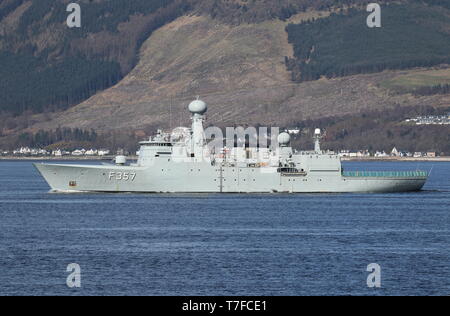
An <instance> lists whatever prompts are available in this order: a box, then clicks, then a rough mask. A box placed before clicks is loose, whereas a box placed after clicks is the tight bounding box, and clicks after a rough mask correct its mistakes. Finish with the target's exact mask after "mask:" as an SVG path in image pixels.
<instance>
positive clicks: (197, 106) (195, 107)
mask: <svg viewBox="0 0 450 316" xmlns="http://www.w3.org/2000/svg"><path fill="white" fill-rule="evenodd" d="M207 110H208V107H207V105H206V103H205V102H203V101H202V100H195V101H192V102H191V103H190V104H189V112H191V113H192V114H200V115H202V114H205V112H206V111H207Z"/></svg>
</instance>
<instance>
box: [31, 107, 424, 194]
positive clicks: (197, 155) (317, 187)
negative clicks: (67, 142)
mask: <svg viewBox="0 0 450 316" xmlns="http://www.w3.org/2000/svg"><path fill="white" fill-rule="evenodd" d="M189 111H190V112H191V115H192V118H191V119H192V126H191V128H177V129H175V130H174V131H173V132H172V133H170V134H169V133H163V132H162V131H158V133H157V135H156V136H154V137H150V139H149V140H147V141H143V142H141V143H140V150H139V157H138V160H137V162H136V163H130V164H128V163H127V161H126V157H124V156H118V157H116V159H115V164H103V165H80V164H78V165H77V164H47V163H37V164H35V167H36V168H37V169H38V170H39V172H40V174H41V175H42V176H43V177H44V179H45V180H46V181H47V183H48V184H49V186H50V188H51V191H54V192H65V193H70V192H115V193H119V192H141V193H348V192H352V193H383V192H409V191H419V190H421V189H422V188H423V186H424V185H425V183H426V181H427V178H428V173H427V172H426V171H407V172H405V171H401V172H400V171H399V172H392V171H389V172H372V171H360V172H356V171H355V172H347V171H345V170H344V169H343V167H342V164H341V159H340V157H339V156H338V155H336V154H334V153H332V152H327V151H323V150H321V148H320V139H321V131H320V130H316V131H315V135H314V147H315V148H314V150H313V151H295V150H293V148H292V147H291V146H290V141H291V139H290V135H289V134H288V133H280V134H279V135H278V137H277V142H275V143H276V146H273V145H272V146H271V147H267V148H248V147H246V146H237V147H235V146H233V148H226V147H225V148H223V149H222V150H220V151H213V150H211V149H210V147H209V146H208V144H207V139H206V136H205V130H204V126H203V125H204V124H203V123H204V121H205V119H206V116H205V113H206V111H207V105H206V104H205V103H204V102H203V101H201V100H195V101H193V102H191V103H190V104H189Z"/></svg>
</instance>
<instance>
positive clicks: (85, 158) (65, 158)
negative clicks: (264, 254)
mask: <svg viewBox="0 0 450 316" xmlns="http://www.w3.org/2000/svg"><path fill="white" fill-rule="evenodd" d="M113 159H114V157H113V156H104V157H96V156H82V157H77V156H63V157H48V156H46V157H14V156H1V157H0V161H2V160H18V161H31V160H46V161H111V160H113ZM137 159H138V157H137V156H127V160H137ZM341 160H342V161H361V162H371V161H374V162H375V161H391V162H394V161H395V162H402V161H405V162H408V161H409V162H411V161H413V162H414V161H430V162H450V156H446V157H435V158H430V157H419V158H413V157H402V158H400V157H382V158H378V157H342V158H341Z"/></svg>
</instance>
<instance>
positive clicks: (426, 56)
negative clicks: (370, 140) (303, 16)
mask: <svg viewBox="0 0 450 316" xmlns="http://www.w3.org/2000/svg"><path fill="white" fill-rule="evenodd" d="M425 2H426V4H425ZM425 2H423V1H410V2H409V3H407V4H389V5H384V6H383V7H382V27H381V28H369V27H367V25H366V19H367V15H368V14H367V12H366V11H365V10H359V9H350V10H348V11H347V12H343V13H333V14H332V15H331V16H330V17H328V18H323V19H317V20H313V21H309V22H306V23H302V24H290V25H289V26H288V27H287V32H288V34H289V42H290V43H292V44H293V46H294V52H295V57H294V58H286V64H287V67H288V69H289V70H290V71H291V73H292V78H293V80H294V81H297V82H301V81H309V80H317V79H319V78H320V77H322V76H325V77H328V78H333V77H342V76H348V75H354V74H361V73H373V72H381V71H383V70H385V69H407V68H414V67H430V66H434V65H438V64H442V63H450V33H449V32H448V29H449V27H450V19H449V16H450V10H447V9H445V8H444V7H443V6H442V5H444V6H445V7H448V6H449V4H448V1H445V2H444V1H440V0H425ZM430 4H432V5H431V6H430Z"/></svg>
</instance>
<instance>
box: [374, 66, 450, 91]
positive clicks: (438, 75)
mask: <svg viewBox="0 0 450 316" xmlns="http://www.w3.org/2000/svg"><path fill="white" fill-rule="evenodd" d="M446 84H450V69H439V70H426V71H423V70H422V71H411V72H409V73H408V74H403V75H399V76H396V77H394V78H392V79H389V80H386V81H383V82H382V83H381V84H380V86H381V87H383V88H385V89H388V90H390V91H392V92H394V93H409V92H414V91H415V90H417V89H420V88H423V87H434V86H438V85H446Z"/></svg>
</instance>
